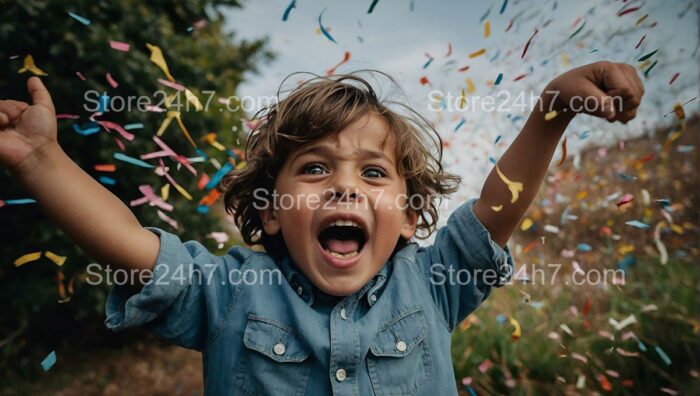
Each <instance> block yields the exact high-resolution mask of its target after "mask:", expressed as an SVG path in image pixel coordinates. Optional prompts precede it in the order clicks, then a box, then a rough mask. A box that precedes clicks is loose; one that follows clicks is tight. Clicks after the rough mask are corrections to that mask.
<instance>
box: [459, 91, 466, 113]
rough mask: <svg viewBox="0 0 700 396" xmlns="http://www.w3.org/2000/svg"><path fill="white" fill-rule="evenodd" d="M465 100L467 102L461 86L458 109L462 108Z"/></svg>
mask: <svg viewBox="0 0 700 396" xmlns="http://www.w3.org/2000/svg"><path fill="white" fill-rule="evenodd" d="M466 102H467V96H466V92H464V88H462V94H461V95H460V97H459V108H460V109H462V108H464V105H465V103H466Z"/></svg>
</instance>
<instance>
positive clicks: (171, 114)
mask: <svg viewBox="0 0 700 396" xmlns="http://www.w3.org/2000/svg"><path fill="white" fill-rule="evenodd" d="M173 118H174V119H175V121H177V124H178V125H179V126H180V129H181V130H182V133H184V134H185V137H186V138H187V140H188V141H189V142H190V144H191V145H192V147H194V148H197V144H196V143H195V142H194V140H192V137H191V136H190V132H189V131H188V130H187V128H186V127H185V124H184V123H183V122H182V118H181V116H180V112H179V111H169V112H168V113H167V115H166V116H165V119H164V120H163V123H162V124H160V128H158V130H157V131H156V135H157V136H161V135H163V133H164V132H165V130H166V129H167V128H168V125H170V122H171V121H172V120H173Z"/></svg>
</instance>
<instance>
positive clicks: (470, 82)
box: [464, 78, 476, 93]
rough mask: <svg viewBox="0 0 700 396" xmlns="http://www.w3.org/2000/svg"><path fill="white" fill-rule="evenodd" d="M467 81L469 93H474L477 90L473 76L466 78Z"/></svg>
mask: <svg viewBox="0 0 700 396" xmlns="http://www.w3.org/2000/svg"><path fill="white" fill-rule="evenodd" d="M464 81H465V82H466V83H467V93H473V92H474V91H476V87H475V86H474V82H472V80H471V78H468V79H466V80H464Z"/></svg>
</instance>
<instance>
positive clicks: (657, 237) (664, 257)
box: [654, 212, 668, 265]
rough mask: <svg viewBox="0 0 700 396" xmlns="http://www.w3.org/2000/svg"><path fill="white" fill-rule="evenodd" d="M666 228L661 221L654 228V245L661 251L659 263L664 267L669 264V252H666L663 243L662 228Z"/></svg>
mask: <svg viewBox="0 0 700 396" xmlns="http://www.w3.org/2000/svg"><path fill="white" fill-rule="evenodd" d="M664 213H665V212H664ZM664 226H665V224H664V222H663V221H660V222H658V223H657V224H656V226H655V227H654V244H655V245H656V249H657V250H658V251H659V261H660V262H661V264H662V265H666V264H667V263H668V250H666V245H664V243H663V242H661V228H662V227H664Z"/></svg>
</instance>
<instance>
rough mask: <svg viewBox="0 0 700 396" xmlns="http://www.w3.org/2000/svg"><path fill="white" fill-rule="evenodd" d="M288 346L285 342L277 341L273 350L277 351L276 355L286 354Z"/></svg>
mask: <svg viewBox="0 0 700 396" xmlns="http://www.w3.org/2000/svg"><path fill="white" fill-rule="evenodd" d="M286 350H287V348H285V347H284V344H282V343H281V342H280V343H277V344H275V346H274V347H273V348H272V351H273V352H275V355H284V351H286Z"/></svg>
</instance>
